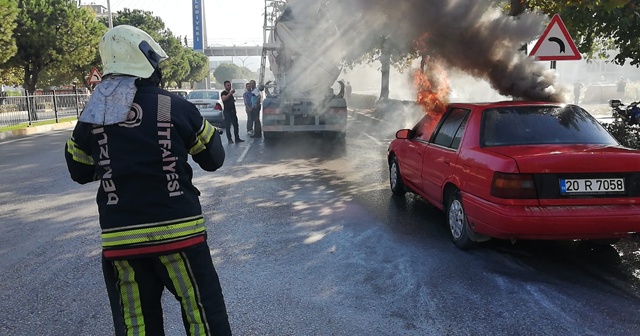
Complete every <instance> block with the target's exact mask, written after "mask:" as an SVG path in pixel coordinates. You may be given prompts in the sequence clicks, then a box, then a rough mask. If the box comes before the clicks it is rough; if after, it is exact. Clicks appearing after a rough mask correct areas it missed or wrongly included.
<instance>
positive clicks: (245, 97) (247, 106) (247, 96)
mask: <svg viewBox="0 0 640 336" xmlns="http://www.w3.org/2000/svg"><path fill="white" fill-rule="evenodd" d="M242 101H244V111H245V112H247V134H249V135H250V136H251V135H253V120H252V119H251V116H252V114H251V83H247V84H246V85H245V86H244V93H243V94H242Z"/></svg>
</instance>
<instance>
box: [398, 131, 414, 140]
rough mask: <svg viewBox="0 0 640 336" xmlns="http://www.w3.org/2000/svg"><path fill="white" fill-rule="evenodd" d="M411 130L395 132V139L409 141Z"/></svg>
mask: <svg viewBox="0 0 640 336" xmlns="http://www.w3.org/2000/svg"><path fill="white" fill-rule="evenodd" d="M410 133H411V130H409V129H401V130H399V131H397V132H396V139H409V134H410Z"/></svg>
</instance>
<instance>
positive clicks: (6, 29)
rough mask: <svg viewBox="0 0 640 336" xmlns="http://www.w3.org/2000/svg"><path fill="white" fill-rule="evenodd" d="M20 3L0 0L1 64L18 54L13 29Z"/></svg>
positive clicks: (13, 0)
mask: <svg viewBox="0 0 640 336" xmlns="http://www.w3.org/2000/svg"><path fill="white" fill-rule="evenodd" d="M17 17H18V5H17V3H16V1H15V0H0V64H1V63H4V62H6V61H7V60H8V59H9V58H10V57H11V56H13V55H15V54H16V51H17V48H16V42H15V40H14V39H13V30H14V28H15V27H16V18H17Z"/></svg>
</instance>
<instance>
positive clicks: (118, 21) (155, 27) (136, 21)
mask: <svg viewBox="0 0 640 336" xmlns="http://www.w3.org/2000/svg"><path fill="white" fill-rule="evenodd" d="M103 22H104V23H105V26H108V25H107V21H106V19H103ZM119 25H129V26H134V27H136V28H140V29H142V30H144V31H145V32H147V34H149V35H151V37H153V38H154V39H155V40H156V41H157V40H159V39H160V37H161V35H162V32H163V31H164V29H165V24H164V21H162V19H161V18H160V17H159V16H154V15H153V12H149V11H143V10H140V9H134V10H131V9H128V8H125V9H123V10H121V11H118V12H117V15H115V17H114V18H113V26H114V27H115V26H119Z"/></svg>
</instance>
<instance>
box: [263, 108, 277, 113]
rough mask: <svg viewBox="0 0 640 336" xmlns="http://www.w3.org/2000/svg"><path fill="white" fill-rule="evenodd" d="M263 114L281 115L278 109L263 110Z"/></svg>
mask: <svg viewBox="0 0 640 336" xmlns="http://www.w3.org/2000/svg"><path fill="white" fill-rule="evenodd" d="M262 114H279V113H278V109H275V108H263V109H262Z"/></svg>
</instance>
